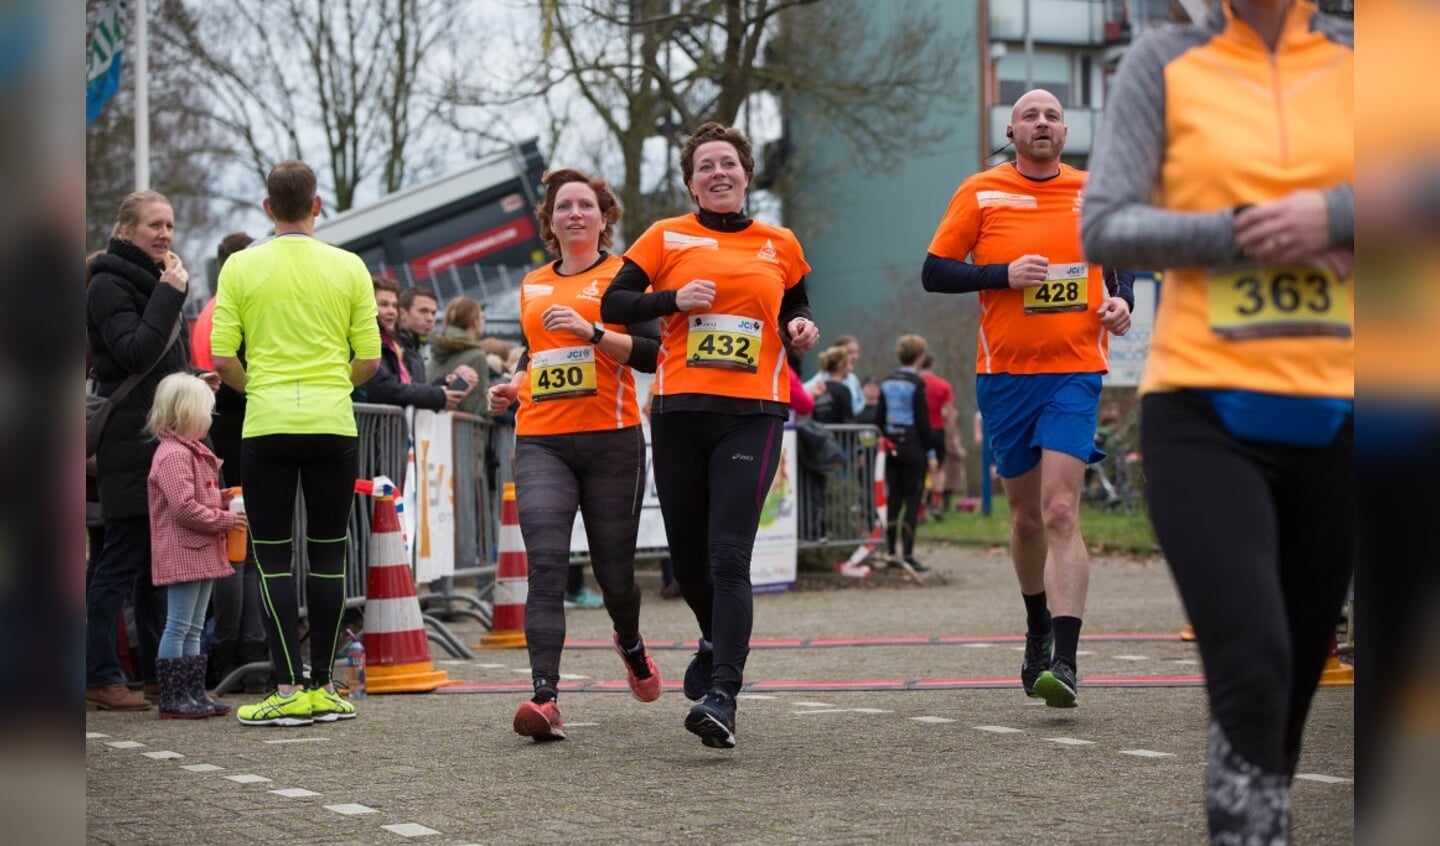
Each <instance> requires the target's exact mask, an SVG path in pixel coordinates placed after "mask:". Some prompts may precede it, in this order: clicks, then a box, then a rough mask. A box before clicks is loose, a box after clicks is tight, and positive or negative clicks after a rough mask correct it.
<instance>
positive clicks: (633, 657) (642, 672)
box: [614, 634, 660, 702]
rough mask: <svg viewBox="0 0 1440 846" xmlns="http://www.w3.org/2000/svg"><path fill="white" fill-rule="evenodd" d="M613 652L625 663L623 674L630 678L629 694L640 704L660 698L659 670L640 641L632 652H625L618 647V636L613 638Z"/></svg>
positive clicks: (643, 642) (643, 643)
mask: <svg viewBox="0 0 1440 846" xmlns="http://www.w3.org/2000/svg"><path fill="white" fill-rule="evenodd" d="M614 641H615V651H616V652H618V653H620V659H621V660H622V661H624V662H625V673H626V674H627V675H628V676H629V677H630V692H631V693H633V694H634V695H635V698H636V699H639V700H640V701H641V702H654V701H655V700H656V699H659V698H660V669H659V668H658V667H656V666H655V662H654V661H651V660H650V654H649V653H647V652H646V651H645V641H644V640H641V641H640V643H639V644H638V645H637V647H636V649H635V651H634V652H626V651H625V648H624V647H622V646H621V645H620V635H618V634H617V635H615V636H614Z"/></svg>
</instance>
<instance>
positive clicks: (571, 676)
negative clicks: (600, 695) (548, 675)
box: [560, 673, 590, 681]
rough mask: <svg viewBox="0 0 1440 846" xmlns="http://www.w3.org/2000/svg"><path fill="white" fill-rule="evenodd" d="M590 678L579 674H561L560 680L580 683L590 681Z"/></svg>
mask: <svg viewBox="0 0 1440 846" xmlns="http://www.w3.org/2000/svg"><path fill="white" fill-rule="evenodd" d="M588 678H590V677H589V676H582V675H580V674H579V673H561V674H560V680H561V681H580V680H581V679H588Z"/></svg>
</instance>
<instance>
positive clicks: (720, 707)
mask: <svg viewBox="0 0 1440 846" xmlns="http://www.w3.org/2000/svg"><path fill="white" fill-rule="evenodd" d="M685 728H686V729H687V730H688V731H689V732H690V733H691V734H696V735H699V736H700V742H701V743H703V744H705V745H706V746H709V747H711V748H712V749H734V748H735V697H733V696H731V695H730V694H728V693H726V692H725V691H723V690H721V689H719V688H714V689H712V690H711V691H710V692H709V693H708V694H706V696H705V701H703V702H699V703H696V704H695V706H694V707H692V708H691V709H690V713H689V714H688V715H686V717H685Z"/></svg>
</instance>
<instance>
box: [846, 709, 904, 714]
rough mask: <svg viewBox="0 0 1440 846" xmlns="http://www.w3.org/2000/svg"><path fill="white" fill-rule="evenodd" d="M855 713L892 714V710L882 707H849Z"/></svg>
mask: <svg viewBox="0 0 1440 846" xmlns="http://www.w3.org/2000/svg"><path fill="white" fill-rule="evenodd" d="M850 710H851V711H854V712H855V713H857V714H893V713H895V712H894V711H887V710H885V709H884V708H851V709H850Z"/></svg>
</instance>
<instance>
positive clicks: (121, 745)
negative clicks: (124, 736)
mask: <svg viewBox="0 0 1440 846" xmlns="http://www.w3.org/2000/svg"><path fill="white" fill-rule="evenodd" d="M105 745H106V746H112V747H114V748H116V749H139V748H141V747H142V746H144V745H145V744H143V743H141V742H140V741H138V740H111V741H109V742H108V743H106V744H105Z"/></svg>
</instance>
